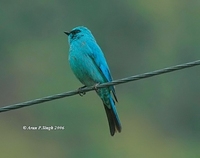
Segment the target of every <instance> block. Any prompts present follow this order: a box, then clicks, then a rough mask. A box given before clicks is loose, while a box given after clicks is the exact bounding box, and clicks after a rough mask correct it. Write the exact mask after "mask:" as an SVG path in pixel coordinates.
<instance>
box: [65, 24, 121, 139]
mask: <svg viewBox="0 0 200 158" xmlns="http://www.w3.org/2000/svg"><path fill="white" fill-rule="evenodd" d="M65 34H67V35H68V41H69V46H70V49H69V64H70V67H71V69H72V71H73V73H74V74H75V76H76V77H77V78H78V79H79V81H80V82H81V83H82V84H83V85H84V86H87V87H89V86H94V85H97V84H100V83H105V82H110V81H112V76H111V74H110V70H109V67H108V64H107V62H106V59H105V57H104V54H103V52H102V50H101V48H100V47H99V45H98V44H97V42H96V40H95V38H94V36H93V35H92V33H91V31H90V30H89V29H87V28H86V27H84V26H78V27H75V28H74V29H72V30H71V31H70V32H67V31H65ZM96 92H97V94H98V95H99V97H100V98H101V100H102V101H103V105H104V108H105V111H106V115H107V118H108V123H109V127H110V134H111V135H112V136H113V135H114V134H115V132H116V131H118V132H121V129H122V127H121V123H120V120H119V117H118V114H117V110H116V107H115V101H117V97H116V93H115V88H114V86H110V87H106V88H100V89H97V90H96ZM111 92H112V94H113V96H114V98H115V101H114V100H113V98H112V95H111Z"/></svg>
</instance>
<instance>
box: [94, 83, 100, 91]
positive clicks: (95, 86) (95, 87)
mask: <svg viewBox="0 0 200 158" xmlns="http://www.w3.org/2000/svg"><path fill="white" fill-rule="evenodd" d="M98 85H100V83H96V84H95V85H94V90H95V91H96V92H97V90H98V88H97V86H98Z"/></svg>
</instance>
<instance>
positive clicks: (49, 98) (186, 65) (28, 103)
mask: <svg viewBox="0 0 200 158" xmlns="http://www.w3.org/2000/svg"><path fill="white" fill-rule="evenodd" d="M197 65H200V60H197V61H193V62H189V63H184V64H181V65H176V66H172V67H168V68H164V69H160V70H155V71H152V72H148V73H144V74H139V75H135V76H130V77H127V78H122V79H118V80H114V81H112V82H107V83H103V84H99V85H95V86H92V87H86V88H81V89H78V90H74V91H68V92H64V93H60V94H55V95H52V96H47V97H43V98H39V99H34V100H30V101H26V102H23V103H18V104H13V105H8V106H4V107H2V108H0V112H6V111H10V110H15V109H19V108H23V107H27V106H31V105H34V104H40V103H44V102H48V101H52V100H55V99H60V98H64V97H69V96H72V95H76V94H82V93H86V92H88V91H92V90H95V89H98V88H103V87H107V86H111V85H118V84H123V83H127V82H131V81H136V80H140V79H144V78H148V77H153V76H156V75H161V74H164V73H169V72H172V71H177V70H181V69H185V68H189V67H194V66H197Z"/></svg>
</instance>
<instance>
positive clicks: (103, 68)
mask: <svg viewBox="0 0 200 158" xmlns="http://www.w3.org/2000/svg"><path fill="white" fill-rule="evenodd" d="M92 48H93V49H91V48H90V50H91V51H90V53H88V55H89V57H90V58H91V59H92V61H93V63H94V65H95V66H96V68H97V69H98V70H99V72H100V73H101V75H102V76H103V78H104V80H105V82H111V81H112V76H111V73H110V70H109V68H108V64H107V62H106V59H105V57H104V55H103V52H102V51H101V49H100V48H99V47H98V46H96V47H92ZM110 89H111V91H112V93H113V96H114V98H115V100H116V101H118V100H117V96H116V92H115V88H114V86H110Z"/></svg>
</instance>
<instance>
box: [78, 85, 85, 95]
mask: <svg viewBox="0 0 200 158" xmlns="http://www.w3.org/2000/svg"><path fill="white" fill-rule="evenodd" d="M85 87H86V86H83V87H80V88H78V94H79V95H80V96H81V97H82V96H84V95H85V94H86V93H85V92H80V90H81V89H83V88H85Z"/></svg>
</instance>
